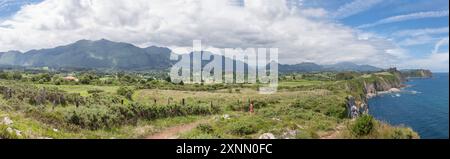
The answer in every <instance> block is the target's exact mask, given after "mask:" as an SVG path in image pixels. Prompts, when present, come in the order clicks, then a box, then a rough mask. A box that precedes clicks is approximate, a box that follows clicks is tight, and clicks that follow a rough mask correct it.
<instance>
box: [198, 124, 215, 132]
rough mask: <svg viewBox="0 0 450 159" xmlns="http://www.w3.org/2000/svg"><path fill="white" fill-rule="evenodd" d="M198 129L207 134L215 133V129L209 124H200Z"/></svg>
mask: <svg viewBox="0 0 450 159" xmlns="http://www.w3.org/2000/svg"><path fill="white" fill-rule="evenodd" d="M197 129H198V130H200V131H201V132H203V133H207V134H210V133H212V132H214V129H213V128H212V126H211V125H209V124H200V125H198V126H197Z"/></svg>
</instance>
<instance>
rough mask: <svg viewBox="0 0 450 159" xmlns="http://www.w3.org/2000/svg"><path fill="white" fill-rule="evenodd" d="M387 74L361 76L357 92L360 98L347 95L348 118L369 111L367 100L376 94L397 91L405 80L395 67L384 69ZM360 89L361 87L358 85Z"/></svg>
mask: <svg viewBox="0 0 450 159" xmlns="http://www.w3.org/2000/svg"><path fill="white" fill-rule="evenodd" d="M385 73H387V74H383V73H380V74H373V76H372V77H371V78H362V79H359V81H354V82H357V83H358V82H360V83H362V89H363V90H362V93H361V94H358V96H359V97H360V98H355V96H348V97H347V99H346V100H347V102H346V105H347V114H348V117H350V118H357V117H359V116H361V115H362V114H367V113H369V105H368V100H369V99H370V98H372V97H374V96H377V95H378V94H381V93H385V92H397V91H400V88H401V87H403V85H402V82H403V81H405V78H404V75H403V74H402V73H401V72H400V71H398V70H397V69H396V68H391V69H389V70H386V72H385ZM358 88H359V89H361V87H358Z"/></svg>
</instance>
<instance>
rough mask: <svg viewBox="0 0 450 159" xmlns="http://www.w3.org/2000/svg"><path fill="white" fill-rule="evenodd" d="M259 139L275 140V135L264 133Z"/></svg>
mask: <svg viewBox="0 0 450 159" xmlns="http://www.w3.org/2000/svg"><path fill="white" fill-rule="evenodd" d="M259 139H276V138H275V135H273V134H272V133H264V134H262V135H261V136H259Z"/></svg>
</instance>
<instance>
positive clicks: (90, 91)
mask: <svg viewBox="0 0 450 159" xmlns="http://www.w3.org/2000/svg"><path fill="white" fill-rule="evenodd" d="M87 92H88V93H89V94H98V93H102V92H104V91H103V90H101V89H91V90H88V91H87Z"/></svg>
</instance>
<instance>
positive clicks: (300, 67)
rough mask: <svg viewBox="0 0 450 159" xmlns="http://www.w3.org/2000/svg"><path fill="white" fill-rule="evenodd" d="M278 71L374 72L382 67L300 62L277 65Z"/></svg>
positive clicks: (347, 63) (345, 63)
mask: <svg viewBox="0 0 450 159" xmlns="http://www.w3.org/2000/svg"><path fill="white" fill-rule="evenodd" d="M278 68H279V72H282V73H292V72H324V71H329V72H343V71H355V72H376V71H381V70H383V69H381V68H378V67H374V66H370V65H357V64H354V63H350V62H343V63H337V64H333V65H318V64H315V63H309V62H307V63H300V64H295V65H283V64H280V65H279V67H278Z"/></svg>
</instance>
